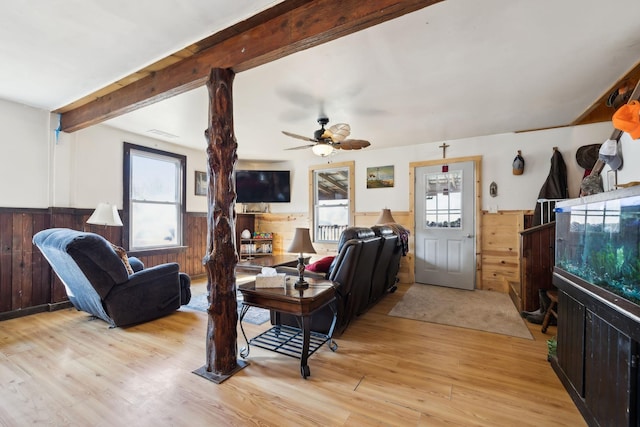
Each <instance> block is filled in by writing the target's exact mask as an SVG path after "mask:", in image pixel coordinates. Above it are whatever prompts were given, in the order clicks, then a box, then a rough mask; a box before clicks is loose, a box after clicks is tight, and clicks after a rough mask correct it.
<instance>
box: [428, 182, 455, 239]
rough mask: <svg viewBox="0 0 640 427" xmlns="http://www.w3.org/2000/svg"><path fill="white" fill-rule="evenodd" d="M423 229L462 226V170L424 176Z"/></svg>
mask: <svg viewBox="0 0 640 427" xmlns="http://www.w3.org/2000/svg"><path fill="white" fill-rule="evenodd" d="M424 179H425V183H424V188H425V189H426V194H425V204H424V207H425V215H424V218H425V229H426V228H462V222H461V221H462V171H461V170H457V171H452V172H442V173H429V174H426V175H425V176H424Z"/></svg>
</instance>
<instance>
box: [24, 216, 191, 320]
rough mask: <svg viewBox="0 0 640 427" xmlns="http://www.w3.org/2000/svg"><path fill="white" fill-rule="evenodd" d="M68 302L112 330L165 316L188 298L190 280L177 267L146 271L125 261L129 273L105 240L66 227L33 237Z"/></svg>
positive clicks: (131, 260)
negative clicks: (128, 267)
mask: <svg viewBox="0 0 640 427" xmlns="http://www.w3.org/2000/svg"><path fill="white" fill-rule="evenodd" d="M33 243H34V244H35V245H36V246H37V247H38V249H40V251H41V252H42V254H43V255H44V257H45V258H46V260H47V261H48V262H49V264H50V265H51V267H52V268H53V271H54V272H55V273H56V274H57V275H58V277H59V278H60V280H61V281H62V283H63V284H64V286H65V288H66V291H67V296H68V297H69V300H70V301H71V303H72V304H73V305H74V306H75V307H76V309H78V310H80V311H84V312H87V313H89V314H91V315H92V316H95V317H97V318H100V319H102V320H104V321H105V322H107V323H109V325H110V326H111V327H117V326H127V325H132V324H136V323H142V322H147V321H149V320H153V319H157V318H159V317H162V316H166V315H168V314H170V313H172V312H174V311H175V310H177V309H178V308H179V307H180V306H181V305H184V304H188V303H189V300H190V298H191V290H190V284H191V280H190V278H189V276H188V275H187V274H185V273H180V272H179V266H178V264H176V263H168V264H162V265H157V266H155V267H150V268H146V269H145V268H144V265H143V264H142V262H141V261H140V260H138V259H137V258H135V257H131V258H128V261H129V264H130V266H131V268H132V271H133V274H129V272H128V271H127V268H126V266H125V263H124V262H123V259H122V258H121V257H120V256H119V255H118V254H117V253H116V251H115V250H114V247H113V245H112V244H111V243H109V242H108V241H107V240H106V239H105V238H104V237H102V236H100V235H98V234H95V233H86V232H81V231H76V230H71V229H67V228H51V229H47V230H42V231H40V232H38V233H36V234H35V235H34V236H33Z"/></svg>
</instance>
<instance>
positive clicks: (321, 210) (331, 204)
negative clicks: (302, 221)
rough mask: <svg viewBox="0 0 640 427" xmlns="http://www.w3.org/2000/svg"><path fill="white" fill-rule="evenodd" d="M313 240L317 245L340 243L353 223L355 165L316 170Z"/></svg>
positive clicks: (313, 178) (313, 175) (312, 177)
mask: <svg viewBox="0 0 640 427" xmlns="http://www.w3.org/2000/svg"><path fill="white" fill-rule="evenodd" d="M311 179H312V182H313V210H312V211H313V219H314V221H313V223H314V231H313V237H314V241H316V242H337V241H338V239H340V234H341V233H342V231H343V230H344V229H345V228H347V227H348V226H349V225H351V224H353V205H352V203H351V200H353V182H352V181H353V163H352V162H350V163H347V164H337V165H329V166H328V167H322V168H313V169H312V171H311Z"/></svg>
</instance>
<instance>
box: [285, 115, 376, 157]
mask: <svg viewBox="0 0 640 427" xmlns="http://www.w3.org/2000/svg"><path fill="white" fill-rule="evenodd" d="M327 123H329V118H328V117H320V118H318V124H320V126H321V127H320V129H318V130H317V131H315V132H314V133H313V138H309V137H306V136H302V135H297V134H295V133H291V132H286V131H282V133H284V134H285V135H287V136H290V137H292V138H296V139H301V140H303V141H308V142H313V144H307V145H301V146H299V147H293V148H287V150H300V149H303V148H311V151H313V154H315V155H317V156H320V157H327V156H328V155H330V154H332V153H333V152H334V150H360V149H361V148H365V147H368V146H369V145H371V143H370V142H369V141H365V140H363V139H346V138H347V136H349V134H350V133H351V126H349V125H348V124H346V123H337V124H335V125H333V126H331V127H330V128H328V129H325V125H326V124H327Z"/></svg>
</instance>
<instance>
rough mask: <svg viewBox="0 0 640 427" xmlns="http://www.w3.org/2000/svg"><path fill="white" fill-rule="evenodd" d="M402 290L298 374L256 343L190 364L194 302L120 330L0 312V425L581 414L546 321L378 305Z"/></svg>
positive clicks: (197, 333)
mask: <svg viewBox="0 0 640 427" xmlns="http://www.w3.org/2000/svg"><path fill="white" fill-rule="evenodd" d="M408 287H409V286H408V285H402V286H401V287H400V289H399V291H398V292H396V293H394V294H390V295H387V296H385V298H384V299H383V300H382V301H381V302H380V303H378V304H377V305H376V306H375V307H374V308H373V309H372V310H370V311H369V312H368V313H366V314H364V315H363V316H361V317H360V318H358V319H356V320H355V321H354V322H353V323H352V324H351V326H350V327H349V329H348V330H347V332H346V333H345V334H344V335H343V336H341V337H339V338H338V339H337V342H338V344H339V346H340V347H339V349H338V351H337V352H336V353H332V352H331V351H330V350H329V349H328V348H327V347H326V346H325V347H323V348H322V349H320V350H318V352H316V353H315V354H314V355H313V356H312V357H311V358H310V360H309V365H310V368H311V377H309V378H308V379H307V380H304V379H302V378H301V377H300V369H299V361H298V360H296V359H293V358H290V357H287V356H282V355H278V354H274V353H270V352H268V351H266V350H261V349H257V348H252V349H251V355H250V357H249V359H248V361H249V363H250V364H249V366H248V367H246V368H245V369H243V370H241V371H240V372H238V373H236V374H235V375H234V376H232V377H231V378H230V379H228V380H227V381H225V382H224V383H222V384H220V385H218V384H215V383H212V382H209V381H207V380H205V379H204V378H201V377H199V376H197V375H195V374H193V373H191V372H192V371H193V370H195V369H197V368H200V367H201V366H202V365H204V360H205V332H206V328H207V314H206V313H200V312H193V311H178V312H176V313H175V314H172V315H170V316H168V317H166V318H163V319H159V320H156V321H153V322H149V323H146V324H143V325H139V326H136V327H131V328H127V329H119V328H118V329H108V328H107V325H106V323H104V322H102V321H100V320H89V317H88V316H87V315H86V314H84V313H81V312H78V311H76V310H75V309H68V310H61V311H58V312H53V313H42V314H36V315H31V316H26V317H22V318H17V319H12V320H6V321H3V322H0V362H1V363H0V426H24V425H29V424H35V425H39V424H47V425H54V426H62V425H64V426H131V427H134V426H135V427H140V426H204V425H216V426H218V425H221V426H227V425H234V426H244V425H268V426H271V425H277V426H299V425H322V426H342V425H348V426H370V425H385V426H386V425H389V426H392V425H398V426H536V427H539V426H548V425H554V426H581V425H585V423H584V421H583V419H582V417H581V416H580V414H579V412H578V410H577V409H576V407H575V405H574V404H573V403H572V401H571V399H570V398H569V396H568V394H567V393H566V392H565V390H564V388H563V387H562V385H561V384H560V381H559V380H558V378H557V377H556V375H555V374H554V372H553V370H552V369H551V367H550V365H549V363H548V362H547V360H546V354H547V346H546V340H547V339H548V338H549V337H551V336H553V334H555V328H554V327H551V328H549V331H548V332H549V333H548V334H547V335H544V334H542V333H541V332H540V326H539V325H530V329H531V331H532V333H533V335H534V337H535V340H526V339H520V338H512V337H507V336H502V335H496V334H490V333H484V332H477V331H472V330H466V329H460V328H455V327H448V326H441V325H436V324H432V323H425V322H418V321H412V320H407V319H401V318H395V317H390V316H387V315H386V313H387V312H389V310H391V308H392V307H393V306H394V304H395V303H396V302H397V301H398V300H399V299H400V297H401V296H402V294H403V292H405V291H406V289H408ZM199 289H201V290H203V289H204V284H203V283H202V282H199V283H198V282H195V283H194V290H195V291H198V290H199ZM267 327H268V324H264V325H261V326H255V325H250V324H248V325H246V326H245V330H246V331H247V332H248V334H249V336H253V335H255V334H257V333H258V332H259V331H262V330H264V329H266V328H267ZM238 337H239V339H238V346H239V347H242V345H243V344H244V342H243V341H242V340H241V334H240V332H238Z"/></svg>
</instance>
